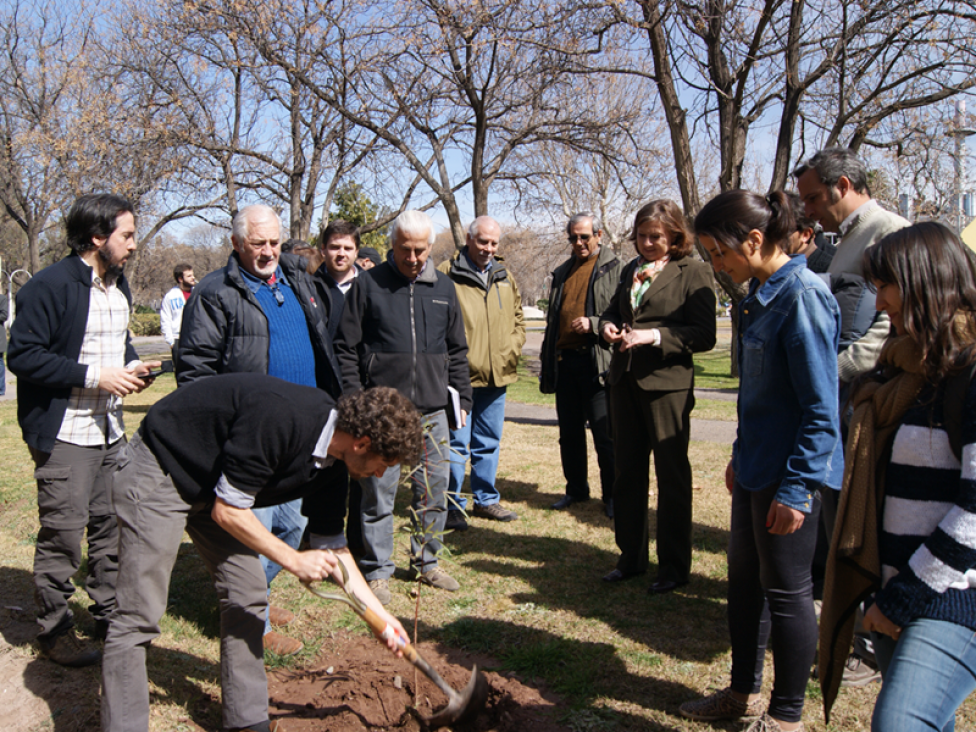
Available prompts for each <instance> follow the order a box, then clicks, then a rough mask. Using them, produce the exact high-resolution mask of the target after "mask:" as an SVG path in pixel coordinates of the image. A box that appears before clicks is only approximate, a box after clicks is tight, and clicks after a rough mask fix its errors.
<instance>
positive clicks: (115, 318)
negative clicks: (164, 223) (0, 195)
mask: <svg viewBox="0 0 976 732" xmlns="http://www.w3.org/2000/svg"><path fill="white" fill-rule="evenodd" d="M65 229H66V230H67V244H68V247H69V248H70V249H71V253H70V254H69V255H68V256H67V257H65V258H64V259H62V260H60V261H59V262H56V263H55V264H52V265H51V266H49V267H46V268H44V269H42V270H41V271H40V272H37V273H35V274H34V276H33V277H32V278H31V279H30V280H28V281H27V282H26V283H25V284H24V286H23V287H21V288H20V290H18V292H17V317H16V319H15V320H14V322H13V325H12V326H11V328H10V352H9V364H10V370H11V371H13V373H14V374H16V375H17V420H18V421H19V422H20V428H21V431H22V433H23V436H24V442H26V443H27V448H28V450H30V454H31V457H32V458H33V459H34V465H35V468H36V469H35V471H34V477H35V478H36V479H37V505H38V513H39V517H40V524H41V528H40V530H39V531H38V533H37V542H36V544H35V547H34V598H35V601H36V603H37V623H38V625H40V626H41V631H40V633H39V634H38V636H37V644H38V646H39V647H40V651H41V655H42V656H44V657H45V658H49V659H50V660H52V661H54V662H55V663H59V664H61V665H62V666H89V665H91V664H94V663H97V662H98V660H99V658H101V653H100V651H98V649H97V648H94V647H92V646H88V645H85V644H82V643H81V641H80V640H79V639H78V636H77V634H76V633H75V630H74V625H75V623H74V615H73V614H72V612H71V609H70V608H69V607H68V600H70V599H71V596H72V595H73V594H74V592H75V586H74V584H73V583H72V581H71V580H72V577H74V575H75V574H76V573H77V572H78V569H79V567H80V566H81V560H82V546H81V545H82V541H83V539H84V538H85V535H86V532H87V538H88V553H87V557H88V564H87V576H86V577H85V590H86V591H87V592H88V596H89V597H90V598H91V601H92V604H91V605H90V606H89V608H88V610H89V612H90V613H91V616H92V618H93V619H94V621H95V637H96V638H97V639H102V638H104V637H105V634H106V633H107V632H108V627H109V623H110V622H111V620H112V615H113V613H114V612H115V601H116V595H115V580H116V576H117V573H118V544H119V530H118V525H117V523H116V516H115V509H114V508H113V503H112V483H113V478H114V476H115V471H116V469H117V467H118V459H119V452H120V450H121V449H122V447H123V446H124V445H125V426H124V425H123V422H122V398H123V397H125V396H128V395H129V394H133V393H135V392H138V391H142V390H143V389H144V388H145V387H146V386H148V385H149V384H151V383H152V379H150V378H148V374H149V371H150V370H151V369H155V368H159V366H160V365H161V364H160V362H159V361H151V362H146V363H143V362H142V361H140V360H139V356H138V355H137V354H136V351H135V348H134V347H133V346H132V343H131V342H130V340H129V318H130V316H131V313H132V295H131V293H130V292H129V283H128V282H127V281H126V279H125V275H124V274H123V270H124V268H125V264H126V262H127V261H128V260H129V257H131V256H132V254H133V253H134V252H135V250H136V224H135V217H134V216H133V209H132V204H130V203H129V202H128V201H127V200H126V199H124V198H121V197H120V196H114V195H111V194H107V193H92V194H87V195H84V196H79V197H78V198H77V199H76V200H75V202H74V204H73V205H72V207H71V210H70V211H69V212H68V217H67V219H66V220H65Z"/></svg>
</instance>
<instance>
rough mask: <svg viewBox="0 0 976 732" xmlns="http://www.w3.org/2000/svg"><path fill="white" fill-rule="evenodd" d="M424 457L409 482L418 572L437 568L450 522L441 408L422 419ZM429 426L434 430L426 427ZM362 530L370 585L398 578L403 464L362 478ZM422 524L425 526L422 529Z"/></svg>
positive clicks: (444, 422) (412, 541) (362, 562)
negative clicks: (396, 539)
mask: <svg viewBox="0 0 976 732" xmlns="http://www.w3.org/2000/svg"><path fill="white" fill-rule="evenodd" d="M423 424H424V428H425V431H424V454H423V455H421V456H420V461H419V465H418V466H417V469H416V470H415V471H414V472H413V473H412V474H411V476H410V478H409V480H410V485H411V488H412V489H413V500H412V501H411V506H412V508H413V513H412V515H411V517H412V523H413V525H414V528H413V533H412V534H411V537H410V564H411V566H412V567H413V569H414V570H415V571H418V572H422V573H424V572H429V571H430V570H432V569H434V568H435V567H436V566H437V555H438V553H439V552H440V550H441V537H442V536H443V534H444V524H445V522H446V521H447V481H448V476H449V475H450V472H451V470H450V463H451V460H450V457H449V454H450V447H449V444H448V429H447V415H446V414H445V413H444V410H443V409H441V410H439V411H437V412H430V413H428V414H425V415H423ZM428 425H429V427H430V429H429V430H428V429H427V426H428ZM359 484H360V485H361V486H362V490H363V497H362V526H363V548H364V550H365V551H364V554H363V557H362V559H360V560H359V568H360V569H361V570H362V572H363V576H364V577H365V578H366V580H367V581H372V580H374V579H389V578H390V577H392V576H393V570H394V568H395V564H394V563H393V504H394V502H395V500H396V492H397V487H398V486H399V485H400V466H399V465H394V466H393V467H392V468H388V469H387V470H386V472H385V473H383V475H382V476H381V477H379V478H362V479H361V480H360V481H359ZM418 521H419V522H421V523H422V525H423V528H419V527H418V525H417V524H418Z"/></svg>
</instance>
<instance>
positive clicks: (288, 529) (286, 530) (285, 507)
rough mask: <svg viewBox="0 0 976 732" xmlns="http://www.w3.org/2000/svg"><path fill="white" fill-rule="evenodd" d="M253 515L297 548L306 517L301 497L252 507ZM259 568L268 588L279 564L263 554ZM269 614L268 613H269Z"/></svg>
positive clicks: (266, 624)
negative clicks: (273, 504) (277, 503)
mask: <svg viewBox="0 0 976 732" xmlns="http://www.w3.org/2000/svg"><path fill="white" fill-rule="evenodd" d="M252 511H253V512H254V515H255V516H257V517H258V521H260V522H261V523H262V524H263V525H264V528H266V529H267V530H268V531H270V532H271V533H272V534H274V535H275V536H276V537H278V538H279V539H281V540H282V541H283V542H285V543H286V544H287V545H288V546H290V547H291V548H292V549H297V548H298V545H299V544H301V542H302V534H303V533H305V524H307V523H308V519H307V518H306V517H305V516H302V499H300V498H299V499H296V500H294V501H289V502H288V503H282V504H279V505H277V506H265V507H264V508H255V509H252ZM261 568H262V569H264V576H265V578H266V579H267V581H268V589H269V591H270V588H271V580H273V579H274V578H275V577H277V576H278V572H280V571H281V565H280V564H278V563H277V562H272V561H271V560H270V559H268V558H267V557H266V556H264V555H263V554H262V555H261ZM269 615H270V613H269ZM264 632H265V634H267V633H270V632H271V621H270V620H269V619H268V616H265V619H264Z"/></svg>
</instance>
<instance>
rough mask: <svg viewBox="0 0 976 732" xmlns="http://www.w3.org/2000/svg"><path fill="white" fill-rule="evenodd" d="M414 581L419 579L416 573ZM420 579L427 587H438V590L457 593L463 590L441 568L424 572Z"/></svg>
mask: <svg viewBox="0 0 976 732" xmlns="http://www.w3.org/2000/svg"><path fill="white" fill-rule="evenodd" d="M414 579H415V580H416V579H418V577H417V574H416V572H414ZM419 579H420V581H421V582H423V583H424V584H425V585H430V586H431V587H436V588H437V589H438V590H447V591H448V592H455V591H457V590H458V589H460V588H461V585H459V584H458V581H457V580H456V579H454V578H453V577H452V576H451V575H449V574H448V573H447V572H445V571H444V570H443V569H441V568H440V567H434V568H433V569H431V570H429V571H427V572H424V573H423V574H422V575H420V577H419Z"/></svg>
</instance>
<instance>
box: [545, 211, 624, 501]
mask: <svg viewBox="0 0 976 732" xmlns="http://www.w3.org/2000/svg"><path fill="white" fill-rule="evenodd" d="M566 233H567V234H568V235H569V243H570V245H571V246H572V250H573V252H572V256H571V257H570V258H569V259H567V260H566V261H565V262H563V263H562V264H561V265H559V266H558V267H557V268H556V269H555V271H554V272H553V273H552V286H551V288H550V290H549V312H548V314H547V317H546V333H545V336H544V337H543V341H542V354H541V356H542V359H541V360H542V366H541V372H540V374H539V389H540V390H541V391H542V393H543V394H552V393H555V394H556V418H557V419H558V421H559V453H560V456H561V457H562V464H563V475H564V476H565V478H566V495H565V496H563V497H562V498H560V499H559V500H558V501H556V502H555V503H554V504H553V505H552V507H553V508H554V509H556V510H562V509H565V508H569V506H571V505H572V504H574V503H579V502H581V501H586V500H589V498H590V484H589V482H588V480H587V459H586V425H587V423H589V425H590V431H591V432H592V433H593V442H594V444H595V446H596V456H597V463H598V464H599V466H600V484H601V486H600V487H601V491H602V494H603V503H604V506H605V511H606V514H607V516H608V517H610V518H613V502H612V501H613V479H614V464H613V441H612V440H611V439H610V424H609V419H608V417H607V393H606V388H605V385H604V376H603V375H604V373H605V372H606V370H607V368H609V366H610V351H609V350H608V349H607V348H606V346H605V344H604V342H603V341H602V339H601V338H600V337H599V335H598V333H597V323H598V322H599V320H600V316H601V315H602V314H603V311H604V310H606V309H607V306H608V305H609V304H610V301H611V300H612V299H613V293H614V292H615V291H616V289H617V282H618V280H619V279H620V269H621V267H620V260H619V259H617V255H615V254H614V253H613V250H612V249H610V248H609V247H601V246H600V240H601V238H602V236H603V225H602V223H601V222H600V217H599V216H597V215H596V214H595V213H578V214H576V215H575V216H573V217H572V218H571V219H570V220H569V223H568V224H567V225H566Z"/></svg>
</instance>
